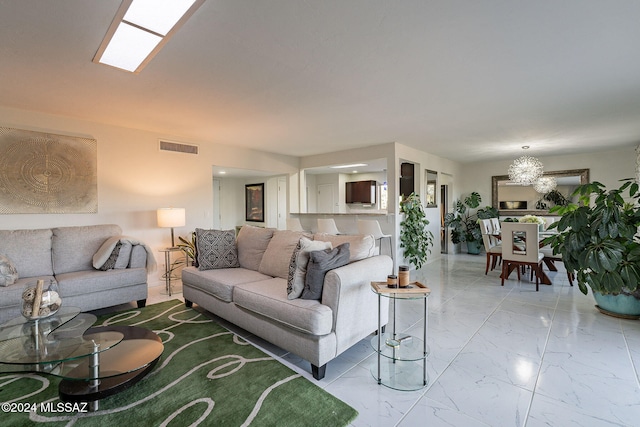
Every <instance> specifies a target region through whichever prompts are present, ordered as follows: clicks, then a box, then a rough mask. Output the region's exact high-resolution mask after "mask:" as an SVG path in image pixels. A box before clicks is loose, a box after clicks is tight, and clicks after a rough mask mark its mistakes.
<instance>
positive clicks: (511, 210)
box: [491, 169, 589, 216]
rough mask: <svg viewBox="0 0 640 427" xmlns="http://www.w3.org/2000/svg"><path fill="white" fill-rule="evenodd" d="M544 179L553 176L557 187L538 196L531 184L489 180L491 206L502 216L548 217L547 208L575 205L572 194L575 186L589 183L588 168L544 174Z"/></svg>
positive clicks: (498, 178)
mask: <svg viewBox="0 0 640 427" xmlns="http://www.w3.org/2000/svg"><path fill="white" fill-rule="evenodd" d="M543 176H545V177H554V178H556V180H557V183H558V185H557V186H556V188H555V189H554V190H551V191H549V192H548V193H544V194H542V193H538V192H537V191H536V190H535V189H534V188H533V185H519V184H514V183H512V182H511V181H509V176H508V175H496V176H493V177H491V201H492V206H493V207H494V208H496V209H498V210H499V211H500V215H502V216H509V215H515V216H522V215H541V216H544V215H549V209H551V208H552V207H553V206H556V205H558V204H565V203H567V202H576V200H573V199H572V198H571V193H573V191H574V190H575V189H576V187H577V186H579V185H582V184H587V183H588V182H589V169H571V170H561V171H553V172H545V173H544V175H543Z"/></svg>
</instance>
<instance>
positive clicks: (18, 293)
mask: <svg viewBox="0 0 640 427" xmlns="http://www.w3.org/2000/svg"><path fill="white" fill-rule="evenodd" d="M39 279H41V280H44V283H47V284H49V283H51V282H55V281H56V280H55V278H54V277H53V276H35V277H24V278H20V279H18V280H16V282H15V283H14V284H13V285H11V286H7V287H4V288H2V289H1V290H0V309H3V308H5V307H19V306H21V305H22V293H23V292H24V290H25V288H26V287H27V285H30V286H35V284H36V283H37V281H38V280H39ZM16 314H20V313H19V312H18V313H16ZM0 318H3V316H2V315H0ZM4 320H8V319H6V318H4Z"/></svg>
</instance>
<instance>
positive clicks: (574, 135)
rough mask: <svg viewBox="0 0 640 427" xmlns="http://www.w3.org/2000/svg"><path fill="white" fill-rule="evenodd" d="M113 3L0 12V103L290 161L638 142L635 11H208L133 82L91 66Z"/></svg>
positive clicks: (356, 2)
mask: <svg viewBox="0 0 640 427" xmlns="http://www.w3.org/2000/svg"><path fill="white" fill-rule="evenodd" d="M119 5H120V2H119V1H118V0H54V1H42V0H0V105H2V106H6V107H13V108H19V109H27V110H35V111H41V112H46V113H53V114H57V115H63V116H69V117H74V118H79V119H83V120H90V121H96V122H101V123H107V124H113V125H118V126H125V127H131V128H137V129H144V130H149V131H154V132H158V133H161V134H166V135H167V136H172V137H174V139H175V137H179V138H180V139H181V140H184V141H186V142H189V141H211V142H215V143H223V144H231V145H238V146H245V147H252V148H256V149H260V150H265V151H271V152H275V153H282V154H291V155H295V156H304V155H311V154H318V153H326V152H331V151H336V150H343V149H347V148H353V147H363V146H369V145H373V144H380V143H387V142H394V141H395V142H399V143H402V144H406V145H409V146H412V147H415V148H418V149H421V150H424V151H427V152H429V153H432V154H435V155H438V156H441V157H445V158H449V159H454V160H458V161H462V162H469V161H474V160H487V159H507V158H513V157H514V156H518V155H520V154H521V151H522V150H521V148H520V147H521V146H522V145H530V146H531V149H530V150H529V152H528V154H530V155H535V156H549V155H554V154H566V153H571V152H575V150H576V147H579V151H580V152H586V151H597V150H606V149H611V148H613V147H623V146H625V147H628V146H634V145H637V144H638V143H640V120H639V119H640V48H639V47H638V46H640V44H639V43H640V23H639V21H638V19H639V17H640V1H638V0H563V1H557V0H536V1H514V0H466V1H455V0H413V1H408V0H386V1H381V0H378V1H376V0H349V1H345V0H316V1H300V0H263V1H256V0H207V1H206V2H205V4H204V5H203V6H202V7H201V8H200V9H199V10H198V11H197V12H196V13H195V15H194V16H193V17H192V18H191V19H190V20H189V21H188V22H187V23H186V24H185V25H184V26H183V27H182V28H181V29H180V30H179V31H178V32H177V33H176V35H175V36H174V37H173V39H171V40H170V41H169V42H168V43H167V45H166V46H165V47H164V49H163V50H162V51H161V52H160V53H159V54H158V55H157V56H156V57H155V58H154V59H153V60H152V61H151V62H150V63H149V65H147V67H146V68H145V69H144V70H143V71H142V72H141V73H140V74H139V75H133V74H130V73H126V72H123V71H120V70H117V69H114V68H110V67H108V66H104V65H98V64H94V63H92V62H91V61H92V58H93V56H94V54H95V52H96V50H97V49H98V47H99V46H100V42H101V41H102V38H103V37H104V35H105V32H106V31H107V29H108V28H109V25H110V23H111V21H112V19H113V17H114V15H115V12H116V10H117V9H118V6H119ZM0 120H1V119H0Z"/></svg>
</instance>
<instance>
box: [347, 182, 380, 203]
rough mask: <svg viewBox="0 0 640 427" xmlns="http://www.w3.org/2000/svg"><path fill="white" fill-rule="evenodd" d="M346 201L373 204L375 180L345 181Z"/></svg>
mask: <svg viewBox="0 0 640 427" xmlns="http://www.w3.org/2000/svg"><path fill="white" fill-rule="evenodd" d="M346 185H347V191H346V193H347V194H346V203H364V204H373V203H375V202H376V185H377V183H376V181H354V182H347V183H346Z"/></svg>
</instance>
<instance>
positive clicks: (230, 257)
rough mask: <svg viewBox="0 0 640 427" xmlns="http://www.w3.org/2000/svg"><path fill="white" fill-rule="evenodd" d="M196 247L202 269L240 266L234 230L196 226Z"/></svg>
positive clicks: (199, 267)
mask: <svg viewBox="0 0 640 427" xmlns="http://www.w3.org/2000/svg"><path fill="white" fill-rule="evenodd" d="M196 248H197V250H198V269H200V270H211V269H217V268H235V267H240V264H239V263H238V248H237V247H236V232H235V231H234V230H203V229H202V228H196Z"/></svg>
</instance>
